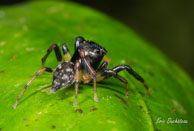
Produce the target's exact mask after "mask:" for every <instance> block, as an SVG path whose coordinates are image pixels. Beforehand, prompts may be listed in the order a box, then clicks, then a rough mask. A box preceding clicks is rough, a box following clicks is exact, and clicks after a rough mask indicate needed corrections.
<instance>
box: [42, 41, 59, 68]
mask: <svg viewBox="0 0 194 131" xmlns="http://www.w3.org/2000/svg"><path fill="white" fill-rule="evenodd" d="M53 49H54V51H55V55H56V58H57V61H58V63H61V61H62V56H61V52H60V50H59V47H58V45H57V44H53V45H51V46H50V47H49V48H48V50H47V53H46V55H45V56H44V57H43V58H42V67H44V64H45V62H46V59H47V57H48V56H49V54H50V53H51V51H52V50H53Z"/></svg>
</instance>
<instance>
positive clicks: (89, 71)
mask: <svg viewBox="0 0 194 131" xmlns="http://www.w3.org/2000/svg"><path fill="white" fill-rule="evenodd" d="M53 49H54V51H55V54H56V58H57V61H58V63H59V65H58V66H57V68H56V69H55V70H54V72H53V69H51V68H49V67H45V66H44V64H45V61H46V59H47V57H48V56H49V54H50V53H51V51H52V50H53ZM62 51H63V54H64V59H65V61H62V56H61V52H60V50H59V47H58V45H57V44H53V45H51V46H50V47H49V49H48V50H47V53H46V55H45V56H44V57H43V58H42V68H41V69H40V70H38V71H37V72H36V74H35V75H34V76H33V77H32V79H31V80H30V81H29V82H28V83H27V84H26V85H25V86H24V88H23V90H22V91H21V93H20V94H19V96H18V98H17V100H16V103H15V104H14V106H13V108H14V109H16V106H17V104H18V102H19V100H20V98H21V96H22V95H23V93H24V91H25V90H26V88H27V87H28V86H29V85H30V84H31V83H32V81H33V80H34V79H35V78H36V77H37V76H38V75H39V74H40V73H42V72H53V81H52V88H51V91H52V92H56V91H57V90H58V89H61V88H66V87H68V86H70V85H71V84H73V83H75V101H74V107H76V106H77V96H78V84H79V83H80V82H83V83H89V82H90V81H91V80H93V84H94V85H93V86H94V101H96V102H98V97H97V93H96V82H98V81H101V80H104V79H107V78H109V77H111V76H114V77H115V78H116V79H118V80H120V81H121V82H122V83H124V84H125V85H126V96H128V95H129V94H128V82H127V80H126V79H125V78H123V77H121V76H120V75H118V72H120V71H122V70H125V69H126V70H127V71H128V73H130V74H131V75H133V76H134V77H135V78H136V79H137V80H138V81H140V82H142V83H143V84H144V87H145V88H146V89H147V93H148V94H149V88H148V87H147V85H146V83H145V82H144V79H143V78H142V77H141V76H139V75H138V74H137V73H136V72H135V71H134V70H132V68H131V67H130V66H128V65H118V66H116V67H114V68H112V69H108V68H107V65H108V63H107V62H106V61H104V62H103V63H102V64H101V65H100V63H101V60H102V59H103V57H104V55H106V54H107V51H106V49H104V48H103V47H102V46H100V45H99V44H97V43H95V42H93V41H89V40H85V39H84V38H83V37H77V38H76V40H75V52H74V54H73V57H72V58H71V57H70V54H69V50H68V48H67V45H66V44H63V45H62ZM99 65H100V66H99Z"/></svg>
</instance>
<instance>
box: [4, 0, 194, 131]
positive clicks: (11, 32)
mask: <svg viewBox="0 0 194 131" xmlns="http://www.w3.org/2000/svg"><path fill="white" fill-rule="evenodd" d="M77 36H83V37H85V38H86V39H88V40H93V41H95V42H97V43H99V44H100V45H102V46H103V47H105V48H106V50H107V51H108V55H107V57H108V59H109V60H110V64H109V68H113V67H114V66H116V65H119V64H127V65H130V66H131V67H132V68H133V69H134V70H135V71H136V72H138V73H139V74H140V75H141V76H142V77H143V78H144V79H145V80H146V82H147V84H148V86H149V87H150V89H151V95H150V96H149V97H148V96H147V95H146V90H145V89H144V87H143V85H142V84H141V83H139V82H138V81H137V80H135V79H134V78H133V77H132V76H130V75H129V74H128V73H127V72H125V71H123V72H120V75H121V76H123V77H125V78H126V79H127V80H128V82H129V89H130V96H129V98H126V97H125V93H126V91H125V85H123V84H122V83H120V81H118V80H116V79H115V78H110V79H107V80H104V81H102V82H101V83H98V84H97V93H98V97H99V102H98V103H96V102H94V101H93V86H92V83H91V84H80V86H79V94H78V107H77V108H74V107H73V101H74V86H70V87H68V88H67V89H64V90H59V91H57V93H55V94H51V93H50V87H51V83H52V75H51V74H49V73H44V74H42V75H40V76H39V77H38V78H37V79H36V80H35V81H34V82H33V83H32V84H31V85H30V86H29V88H28V89H27V90H26V92H25V93H24V95H23V97H22V98H21V101H20V102H19V104H18V107H17V109H16V110H14V109H13V108H12V106H13V104H14V103H15V100H16V98H17V97H18V95H19V93H20V92H21V90H22V88H23V87H24V85H25V84H26V83H27V82H28V80H30V79H31V77H32V76H33V75H34V73H35V72H36V71H37V70H38V69H40V67H41V58H42V57H43V56H44V55H45V53H46V50H47V49H48V47H49V46H50V45H51V44H53V43H57V44H59V45H62V43H63V42H65V43H67V44H68V47H69V49H70V52H71V54H73V51H74V40H75V37H77ZM46 66H47V67H52V68H55V67H56V66H57V61H56V58H55V55H54V53H53V52H52V53H51V55H50V56H49V58H48V61H47V62H46ZM193 87H194V84H193V83H192V81H191V79H190V78H189V77H188V76H187V75H186V74H185V73H184V72H183V71H182V70H181V69H180V68H179V67H177V65H176V64H174V63H173V62H172V61H170V60H169V59H167V58H166V57H165V56H164V55H163V54H162V53H160V52H159V51H158V50H157V49H156V48H155V47H153V46H152V45H149V44H148V42H146V41H144V40H142V39H141V38H140V37H139V36H137V35H136V34H135V33H134V32H133V31H132V30H130V29H128V28H127V27H125V26H124V25H122V24H120V23H119V22H117V21H115V20H113V19H111V18H109V17H107V16H105V15H103V14H101V13H99V12H96V11H94V10H92V9H89V8H87V7H83V6H80V5H77V4H73V3H69V2H59V1H58V2H52V1H49V2H48V1H47V2H43V1H42V2H31V3H25V4H23V5H17V6H12V7H1V8H0V93H1V95H0V112H1V113H0V130H7V131H10V130H40V131H43V130H50V129H55V130H60V131H61V130H78V129H79V130H84V131H85V130H113V131H116V130H119V131H120V130H151V131H152V130H162V131H163V130H171V131H172V130H176V131H177V130H192V129H193V128H192V123H193V122H194V121H193V118H194V114H193V109H194V104H193V100H194V88H193ZM168 118H172V119H174V120H175V119H182V120H186V121H187V122H188V123H174V124H172V123H171V124H167V120H168ZM158 119H164V120H165V122H164V123H157V120H158Z"/></svg>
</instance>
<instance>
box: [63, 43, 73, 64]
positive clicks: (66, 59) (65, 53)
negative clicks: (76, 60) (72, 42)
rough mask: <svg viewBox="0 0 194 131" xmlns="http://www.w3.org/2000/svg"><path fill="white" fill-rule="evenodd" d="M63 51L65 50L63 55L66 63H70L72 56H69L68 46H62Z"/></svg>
mask: <svg viewBox="0 0 194 131" xmlns="http://www.w3.org/2000/svg"><path fill="white" fill-rule="evenodd" d="M62 50H63V55H64V59H65V61H70V59H71V56H70V54H69V49H68V47H67V45H66V44H63V45H62Z"/></svg>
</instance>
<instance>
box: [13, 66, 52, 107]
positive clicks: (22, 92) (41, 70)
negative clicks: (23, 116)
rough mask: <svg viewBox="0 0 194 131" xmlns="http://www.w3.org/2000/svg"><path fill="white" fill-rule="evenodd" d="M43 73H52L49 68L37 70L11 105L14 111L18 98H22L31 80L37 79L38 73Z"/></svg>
mask: <svg viewBox="0 0 194 131" xmlns="http://www.w3.org/2000/svg"><path fill="white" fill-rule="evenodd" d="M45 71H46V72H53V70H52V69H51V68H48V67H43V68H41V69H40V70H38V71H37V72H36V74H35V75H34V76H33V77H32V79H31V80H30V81H28V83H27V84H26V85H25V86H24V88H23V90H22V91H21V93H20V94H19V96H18V98H17V100H16V102H15V104H14V105H13V108H14V109H16V107H17V104H18V102H19V100H20V98H21V97H22V95H23V94H24V92H25V90H26V89H27V87H28V86H29V85H30V84H31V83H32V81H33V80H35V79H36V77H37V76H38V75H39V74H40V73H42V72H45Z"/></svg>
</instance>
